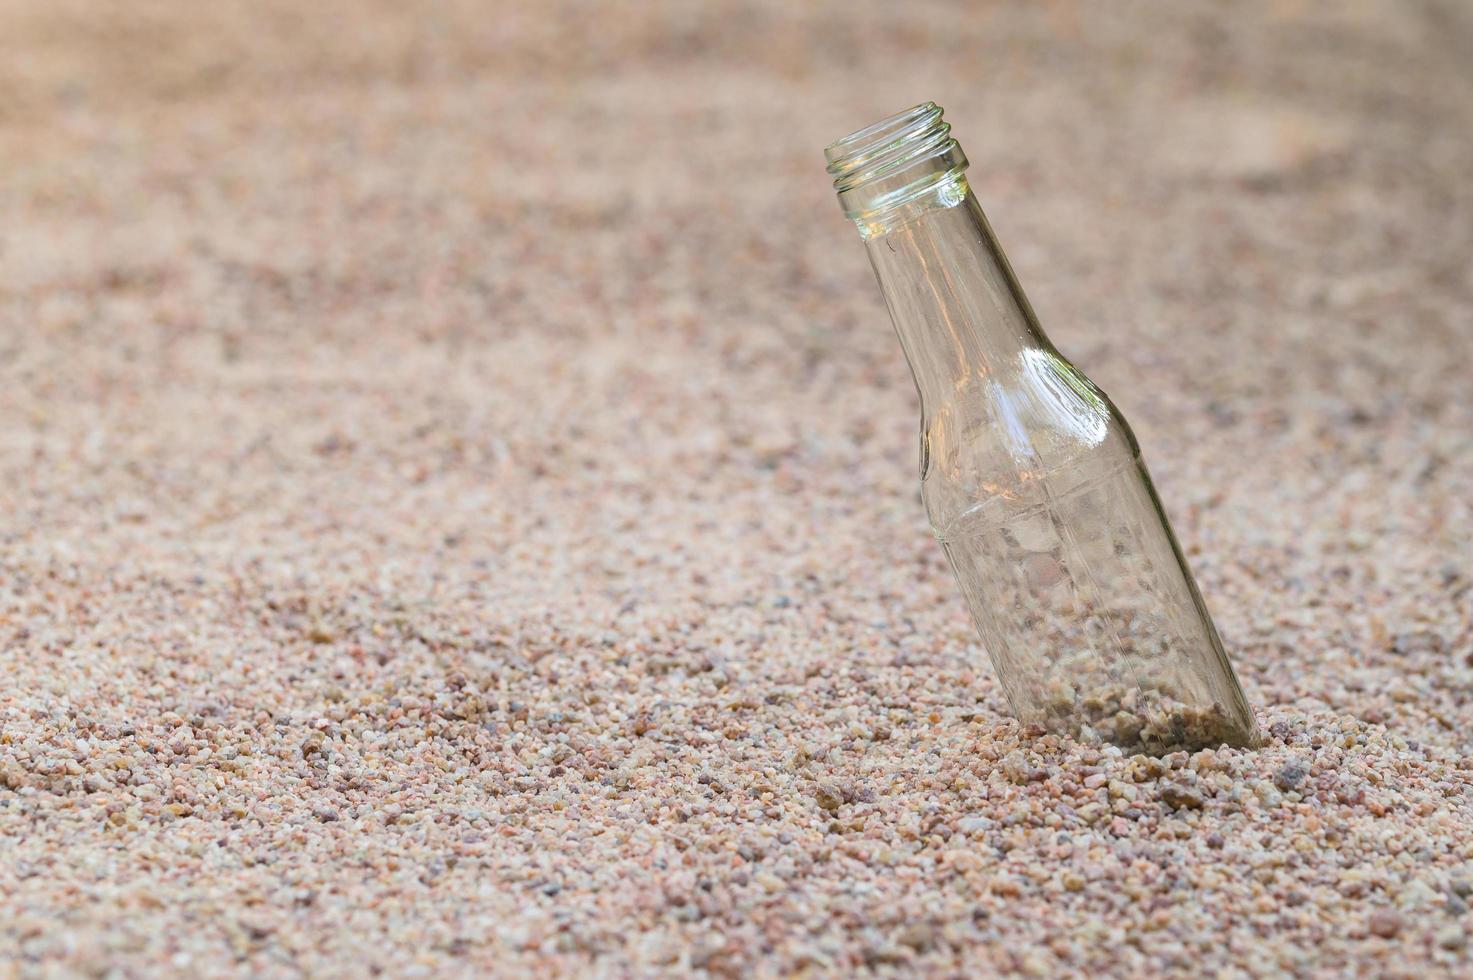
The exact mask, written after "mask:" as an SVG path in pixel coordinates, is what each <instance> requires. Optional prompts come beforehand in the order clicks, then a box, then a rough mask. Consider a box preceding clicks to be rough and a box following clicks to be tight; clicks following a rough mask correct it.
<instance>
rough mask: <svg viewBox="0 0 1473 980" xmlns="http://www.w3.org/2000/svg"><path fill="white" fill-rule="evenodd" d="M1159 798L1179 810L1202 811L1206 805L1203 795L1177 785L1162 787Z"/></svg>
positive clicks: (1169, 784) (1171, 784)
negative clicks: (1204, 804)
mask: <svg viewBox="0 0 1473 980" xmlns="http://www.w3.org/2000/svg"><path fill="white" fill-rule="evenodd" d="M1157 796H1158V797H1159V798H1160V800H1161V802H1162V803H1165V804H1166V805H1167V806H1169V807H1172V808H1173V809H1177V810H1200V809H1202V806H1203V803H1204V801H1203V799H1202V794H1201V793H1198V792H1197V791H1196V790H1194V789H1190V788H1189V787H1186V786H1180V785H1177V784H1175V783H1167V784H1166V785H1165V786H1162V787H1161V790H1160V792H1159V793H1158V794H1157Z"/></svg>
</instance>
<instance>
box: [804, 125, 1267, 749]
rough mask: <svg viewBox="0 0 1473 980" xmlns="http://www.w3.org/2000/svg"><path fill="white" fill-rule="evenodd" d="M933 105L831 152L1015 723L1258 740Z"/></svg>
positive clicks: (1124, 464) (1106, 405)
mask: <svg viewBox="0 0 1473 980" xmlns="http://www.w3.org/2000/svg"><path fill="white" fill-rule="evenodd" d="M950 130H951V127H950V125H949V124H947V123H946V122H943V121H942V118H941V109H940V108H938V107H937V106H936V105H934V104H932V103H927V104H925V105H921V106H917V107H916V108H914V109H911V110H908V111H906V112H903V113H900V114H899V115H896V116H892V117H891V118H889V119H886V120H884V121H882V122H879V123H876V124H875V125H873V126H870V127H868V128H866V129H862V130H860V131H859V132H857V133H854V134H853V135H852V136H848V137H846V138H844V139H842V140H840V141H839V142H837V143H835V144H833V145H832V146H830V147H829V148H828V150H827V151H826V152H827V156H828V161H829V167H828V169H829V172H830V174H832V175H833V178H834V187H835V189H836V190H837V192H838V195H839V201H840V203H841V205H842V206H843V208H844V212H845V214H846V215H847V216H848V217H849V218H851V219H852V220H853V221H854V222H855V224H856V225H857V226H858V228H859V231H860V235H861V236H862V237H863V238H864V241H865V245H866V247H867V249H868V251H869V257H870V261H871V263H872V264H873V266H874V270H875V274H876V275H877V276H878V277H879V281H880V287H881V290H882V291H883V293H884V296H885V302H886V305H887V306H888V307H889V310H890V316H891V319H892V320H893V321H894V324H895V329H896V332H897V333H898V334H899V336H900V343H901V346H902V347H903V348H904V350H905V356H906V359H907V360H908V361H909V362H910V367H911V372H912V373H913V374H914V376H915V382H916V388H917V389H918V391H919V392H920V400H921V467H920V468H921V487H922V498H923V499H924V501H925V506H926V512H927V515H928V516H929V517H930V520H931V526H932V527H933V528H934V529H935V532H936V536H937V538H939V539H940V541H941V545H942V547H943V548H944V549H945V552H946V556H947V558H948V559H949V560H950V562H951V567H952V569H953V571H954V572H955V573H956V579H957V582H958V584H959V585H960V586H961V591H962V594H963V595H964V596H965V598H966V602H967V605H968V607H969V609H970V611H971V614H972V619H973V621H974V622H975V623H976V625H977V630H978V632H979V633H980V634H981V637H982V641H983V645H984V646H985V647H986V650H987V653H988V655H989V657H990V658H991V660H992V664H993V667H994V669H995V670H996V671H997V675H998V677H999V679H1000V680H1001V682H1002V686H1003V690H1004V691H1005V692H1006V694H1007V698H1008V702H1009V703H1010V705H1011V706H1012V709H1013V712H1014V714H1015V715H1016V716H1017V717H1018V719H1019V720H1020V721H1022V722H1023V723H1025V724H1037V725H1042V726H1044V727H1046V728H1048V729H1050V730H1054V731H1060V732H1064V733H1067V734H1070V735H1073V736H1075V737H1079V738H1084V739H1101V740H1104V741H1107V742H1111V743H1114V744H1117V745H1120V746H1122V747H1124V748H1127V749H1131V750H1144V751H1149V752H1166V751H1172V750H1174V749H1178V748H1198V747H1203V746H1210V745H1218V744H1222V743H1227V744H1232V745H1252V744H1254V743H1256V741H1257V730H1256V726H1255V724H1254V721H1253V714H1252V712H1251V710H1250V709H1249V707H1248V703H1247V700H1246V699H1245V698H1244V696H1243V691H1242V688H1241V687H1240V686H1239V684H1238V679H1237V677H1236V676H1235V675H1234V674H1233V668H1232V665H1231V663H1230V662H1229V661H1228V657H1227V654H1226V652H1225V651H1224V650H1223V647H1222V641H1221V640H1220V639H1219V638H1218V635H1217V630H1216V628H1214V626H1213V625H1212V619H1211V617H1210V616H1209V615H1208V612H1207V607H1206V606H1205V605H1204V604H1203V601H1202V597H1201V595H1200V594H1199V593H1198V591H1197V586H1196V584H1195V582H1194V581H1193V579H1192V575H1191V572H1190V571H1189V570H1188V569H1187V565H1186V561H1185V559H1184V558H1183V556H1182V553H1181V549H1180V547H1179V546H1178V545H1177V542H1176V539H1175V537H1174V535H1173V534H1172V531H1171V527H1170V526H1169V524H1168V523H1167V520H1166V516H1165V514H1164V512H1163V511H1162V509H1161V504H1160V501H1159V500H1158V499H1157V497H1156V491H1155V489H1154V488H1153V487H1152V485H1151V479H1150V476H1149V475H1148V474H1147V473H1146V469H1145V466H1144V464H1143V463H1142V462H1141V457H1140V449H1139V447H1138V446H1137V445H1136V440H1135V436H1134V435H1132V434H1131V431H1130V427H1129V426H1128V425H1127V424H1126V422H1125V419H1124V418H1123V417H1122V416H1121V415H1120V413H1119V411H1118V410H1116V408H1115V406H1114V405H1113V404H1112V403H1111V401H1110V399H1109V398H1107V397H1106V396H1105V393H1104V392H1102V391H1101V390H1100V389H1099V388H1098V387H1096V386H1095V385H1094V384H1093V383H1092V382H1091V381H1090V380H1089V379H1088V378H1086V377H1085V376H1084V375H1083V373H1081V372H1080V371H1079V369H1078V368H1076V367H1074V365H1072V364H1070V363H1069V361H1067V360H1066V359H1065V358H1064V357H1063V356H1062V355H1061V354H1059V352H1058V351H1057V350H1055V349H1054V346H1053V344H1051V343H1050V342H1049V340H1048V338H1047V337H1046V336H1045V335H1044V333H1043V330H1042V328H1040V327H1039V325H1038V321H1037V319H1036V318H1035V317H1034V314H1033V310H1032V309H1031V308H1030V307H1029V305H1028V300H1027V298H1026V297H1025V296H1024V295H1023V290H1022V289H1021V288H1020V287H1019V285H1018V282H1017V280H1016V278H1015V277H1014V275H1013V272H1012V270H1011V269H1010V268H1009V266H1008V262H1007V259H1006V258H1005V257H1004V256H1003V253H1002V250H1001V248H999V246H998V244H997V240H996V239H995V238H994V236H993V234H992V230H991V228H990V227H989V226H988V224H987V219H986V217H984V216H983V214H982V208H981V206H980V205H979V204H978V203H977V199H976V197H975V196H974V195H973V194H972V192H971V190H970V188H969V187H968V185H967V180H966V176H965V171H966V167H967V160H966V157H965V156H964V155H963V153H962V150H961V148H960V147H959V146H958V145H957V143H956V141H955V140H954V139H952V138H951V134H950Z"/></svg>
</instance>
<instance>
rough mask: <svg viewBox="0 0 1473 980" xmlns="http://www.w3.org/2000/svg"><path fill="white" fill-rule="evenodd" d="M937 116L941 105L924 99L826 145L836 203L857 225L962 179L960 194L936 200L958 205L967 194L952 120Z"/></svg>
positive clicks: (963, 161)
mask: <svg viewBox="0 0 1473 980" xmlns="http://www.w3.org/2000/svg"><path fill="white" fill-rule="evenodd" d="M941 115H942V109H941V107H940V106H938V105H937V104H936V103H934V102H926V103H923V104H921V105H918V106H915V107H914V108H911V109H907V110H905V111H904V112H898V113H896V114H895V115H893V116H890V117H889V118H887V119H882V120H880V121H879V122H877V123H875V124H873V125H871V126H866V127H865V128H863V129H861V130H859V131H857V132H854V133H851V134H850V135H848V136H846V137H844V138H843V139H841V140H838V141H837V142H835V143H831V144H830V145H829V146H828V147H827V148H826V149H825V150H824V156H825V157H826V158H827V159H828V171H829V174H830V175H831V176H832V177H833V178H834V190H835V191H837V192H838V195H839V203H840V205H841V206H842V207H843V208H844V213H845V214H846V215H847V216H848V217H850V218H853V219H854V220H855V221H856V222H859V223H860V226H861V230H862V229H863V228H864V226H865V223H866V222H873V221H874V219H876V218H878V217H880V216H882V215H884V214H885V213H887V212H890V211H892V210H894V209H896V208H900V207H902V206H903V205H906V204H909V203H912V202H915V201H917V200H919V199H921V198H922V197H924V196H925V195H927V194H930V193H934V192H936V191H938V190H942V189H943V188H944V187H946V186H948V185H949V186H951V187H956V186H957V185H958V184H960V188H961V193H960V194H953V195H950V196H951V197H952V198H954V199H948V200H945V201H942V202H940V203H943V204H947V205H950V204H956V203H959V202H960V200H961V198H962V197H963V196H965V183H962V182H961V174H962V172H963V171H964V170H966V168H967V158H966V155H965V154H964V153H962V149H961V147H960V146H958V145H957V142H956V140H954V139H952V138H951V124H950V123H948V122H946V121H945V120H943V119H942V118H941ZM943 196H946V195H943Z"/></svg>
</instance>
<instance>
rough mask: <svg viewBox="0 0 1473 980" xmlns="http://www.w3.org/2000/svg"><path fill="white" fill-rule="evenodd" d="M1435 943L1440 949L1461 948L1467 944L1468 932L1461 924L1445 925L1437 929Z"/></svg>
mask: <svg viewBox="0 0 1473 980" xmlns="http://www.w3.org/2000/svg"><path fill="white" fill-rule="evenodd" d="M1437 945H1438V947H1439V948H1441V949H1451V950H1458V949H1462V948H1463V947H1465V946H1467V945H1468V934H1467V933H1466V932H1464V931H1463V927H1462V926H1446V927H1444V928H1442V929H1439V930H1437Z"/></svg>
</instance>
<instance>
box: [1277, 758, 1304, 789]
mask: <svg viewBox="0 0 1473 980" xmlns="http://www.w3.org/2000/svg"><path fill="white" fill-rule="evenodd" d="M1308 775H1309V767H1308V766H1307V765H1305V764H1304V763H1303V762H1301V761H1299V760H1298V759H1291V760H1290V761H1289V762H1287V763H1285V764H1284V766H1283V767H1282V768H1281V769H1279V771H1278V772H1276V773H1275V774H1274V785H1275V786H1277V787H1278V788H1279V789H1280V790H1282V791H1283V792H1285V793H1288V792H1290V791H1291V790H1294V789H1297V788H1298V787H1299V784H1300V783H1302V782H1304V778H1305V777H1306V776H1308Z"/></svg>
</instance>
